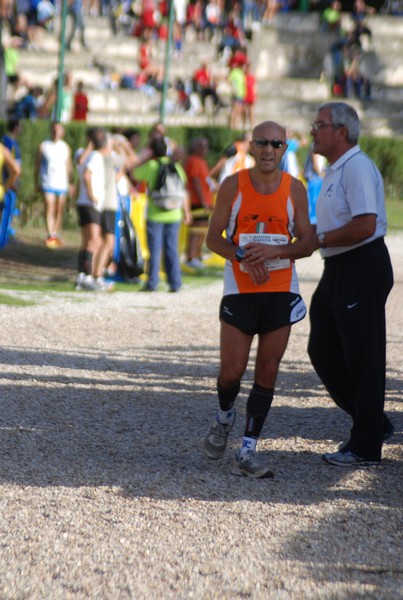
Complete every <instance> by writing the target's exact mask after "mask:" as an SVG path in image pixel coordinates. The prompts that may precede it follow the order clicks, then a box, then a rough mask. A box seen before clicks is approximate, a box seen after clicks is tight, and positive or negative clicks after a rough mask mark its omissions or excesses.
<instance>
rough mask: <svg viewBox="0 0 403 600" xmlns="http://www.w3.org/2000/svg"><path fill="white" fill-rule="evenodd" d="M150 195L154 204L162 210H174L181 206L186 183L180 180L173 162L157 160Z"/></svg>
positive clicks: (184, 195)
mask: <svg viewBox="0 0 403 600" xmlns="http://www.w3.org/2000/svg"><path fill="white" fill-rule="evenodd" d="M150 196H151V198H152V201H153V202H154V204H155V206H157V207H158V208H162V209H164V210H175V209H176V208H181V207H182V206H183V203H184V200H185V197H186V185H185V183H184V182H183V181H182V179H181V177H180V175H179V173H178V170H177V168H176V165H175V163H173V162H169V163H165V162H162V161H159V169H158V175H157V181H156V184H155V187H154V189H153V190H152V191H151V193H150Z"/></svg>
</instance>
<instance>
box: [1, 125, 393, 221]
mask: <svg viewBox="0 0 403 600" xmlns="http://www.w3.org/2000/svg"><path fill="white" fill-rule="evenodd" d="M65 128H66V135H65V140H66V142H67V143H68V144H69V145H70V146H71V148H72V152H73V155H74V152H75V151H76V150H77V149H78V148H79V147H81V146H83V145H85V143H86V130H87V125H86V124H85V123H69V124H66V126H65ZM139 129H140V131H141V137H142V140H143V141H144V140H145V139H146V137H147V133H148V131H149V127H139ZM4 131H5V124H4V123H1V122H0V134H1V135H2V134H3V133H4ZM48 133H49V122H48V121H24V122H23V124H22V131H21V135H20V138H19V141H20V145H21V154H22V168H23V175H22V178H21V184H20V188H19V192H18V201H19V208H20V212H21V222H22V223H26V222H30V223H31V224H35V222H36V221H40V222H43V208H42V199H41V198H40V197H39V196H38V194H37V192H36V188H35V183H36V182H35V181H34V166H35V159H36V153H37V149H38V146H39V144H40V142H41V141H42V140H44V139H46V138H47V137H48ZM239 133H240V132H236V131H232V130H229V129H228V128H226V127H214V128H213V127H204V128H202V127H168V135H169V136H170V137H172V138H173V139H174V140H176V141H177V142H178V143H179V144H181V145H183V146H184V147H185V148H186V147H187V146H188V144H189V141H190V139H191V138H192V137H195V136H205V137H207V138H208V140H209V143H210V153H209V156H208V162H209V164H210V165H213V164H214V163H215V162H216V160H217V159H218V157H219V156H220V154H221V152H222V150H223V149H224V148H225V147H226V146H228V145H229V144H230V143H231V142H232V141H234V139H235V138H236V136H237V134H239ZM360 145H361V147H362V149H363V150H364V151H365V152H367V153H368V154H369V156H371V158H372V159H373V160H374V161H375V163H376V164H377V165H378V167H379V169H380V171H381V173H382V175H383V177H384V180H385V190H386V196H387V198H388V199H394V200H396V199H399V200H403V140H402V139H390V138H377V137H371V138H369V137H362V138H360ZM303 156H304V149H302V151H301V157H300V158H301V164H303ZM71 209H72V206H71V205H70V206H69V207H68V210H67V211H66V219H67V222H68V221H69V220H70V219H74V223H76V218H75V211H72V210H71Z"/></svg>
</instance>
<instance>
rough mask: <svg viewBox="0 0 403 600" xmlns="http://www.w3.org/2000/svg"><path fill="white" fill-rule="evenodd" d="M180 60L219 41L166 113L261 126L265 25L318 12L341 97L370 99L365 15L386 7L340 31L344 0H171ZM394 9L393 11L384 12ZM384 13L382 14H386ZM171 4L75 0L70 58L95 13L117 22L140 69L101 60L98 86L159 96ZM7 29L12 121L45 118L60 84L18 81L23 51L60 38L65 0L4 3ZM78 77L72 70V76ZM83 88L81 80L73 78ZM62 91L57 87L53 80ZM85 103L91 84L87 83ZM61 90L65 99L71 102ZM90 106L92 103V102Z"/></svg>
mask: <svg viewBox="0 0 403 600" xmlns="http://www.w3.org/2000/svg"><path fill="white" fill-rule="evenodd" d="M172 2H173V5H172V6H173V47H172V55H173V58H174V59H180V58H181V56H182V55H183V44H184V40H185V39H187V36H188V35H190V36H191V37H190V38H189V39H192V40H194V43H197V42H198V41H199V40H200V41H202V40H204V41H206V40H207V41H211V43H212V44H213V45H214V47H215V48H216V56H215V58H214V59H213V60H211V61H210V63H207V62H203V64H201V65H195V69H194V72H193V73H191V74H189V75H188V77H186V78H183V77H182V78H179V79H178V78H172V80H171V81H170V82H169V90H170V94H169V96H168V98H167V112H187V113H189V114H200V113H203V112H207V111H210V112H211V113H212V114H217V113H218V112H219V111H220V110H222V109H225V108H228V109H229V110H228V113H229V118H228V121H229V124H230V126H231V127H232V128H239V127H242V126H243V127H246V126H253V122H254V104H255V102H256V96H257V84H256V78H255V76H254V66H255V65H253V63H252V62H251V60H250V57H249V42H250V40H251V39H252V38H253V34H254V31H255V30H257V29H258V28H259V27H260V26H261V25H262V23H263V24H264V23H272V22H273V20H274V18H275V15H276V14H277V13H278V12H279V11H288V10H316V11H320V13H321V24H320V28H321V30H322V31H324V32H332V33H335V34H336V35H337V39H336V40H335V41H334V42H333V43H332V46H331V49H330V58H329V61H328V65H327V70H328V74H329V76H330V78H331V86H332V93H333V95H335V96H345V97H352V96H356V97H359V98H363V99H370V98H371V82H370V78H369V76H368V72H366V71H365V69H364V68H363V63H364V62H365V56H366V55H365V45H366V43H365V42H367V43H368V40H370V39H371V31H370V29H369V27H368V25H367V21H366V19H367V16H368V15H372V14H375V13H376V12H377V10H378V9H376V8H374V7H373V6H370V5H368V4H366V3H365V1H364V0H355V1H354V3H353V5H352V7H351V19H352V27H351V28H349V29H348V30H347V31H345V30H344V29H343V26H342V18H341V16H342V11H344V12H345V4H342V2H341V0H322V1H320V2H318V1H316V2H315V1H314V0H311V1H310V2H307V3H306V6H305V5H304V3H303V1H302V0H172ZM386 6H388V8H387V7H386ZM396 6H397V4H396V2H395V3H393V2H388V3H385V7H384V8H382V9H381V11H383V12H385V11H386V10H390V11H391V12H392V11H393V10H397V8H396ZM378 8H379V7H378ZM169 9H170V4H169V2H168V0H135V1H134V2H128V0H69V2H68V21H67V28H66V51H74V50H75V49H77V48H78V47H79V45H81V47H82V48H83V49H84V50H87V51H89V52H90V51H91V48H90V46H89V45H88V41H87V38H86V34H85V18H86V17H87V16H88V15H105V16H108V17H109V20H110V26H111V29H112V31H113V33H114V34H116V35H118V34H120V35H122V34H123V35H127V36H131V37H134V38H137V39H138V40H139V46H138V57H137V65H136V64H134V65H133V69H131V70H130V71H129V72H119V67H118V66H116V65H114V67H109V66H108V65H106V64H103V58H102V56H96V57H92V58H91V60H90V62H89V64H92V66H93V67H94V68H96V69H98V70H99V71H100V72H101V78H100V81H99V88H100V89H112V90H113V89H116V88H119V87H120V88H126V89H132V90H140V91H142V92H145V93H146V94H147V95H148V96H150V97H152V96H154V95H155V94H156V93H157V92H160V91H161V89H162V87H163V81H164V64H163V61H162V60H161V52H159V53H158V50H159V51H160V50H161V44H160V42H161V41H164V40H166V37H167V32H168V19H169ZM2 13H3V15H2V16H3V24H4V23H6V25H7V32H8V35H7V36H6V37H4V36H3V45H4V49H5V64H6V73H7V79H8V83H9V86H8V87H9V93H8V97H9V99H10V114H12V115H14V116H16V117H18V118H30V119H33V118H42V117H45V118H47V117H49V116H51V115H52V106H54V100H55V87H53V85H52V86H51V89H49V90H46V89H43V88H42V86H40V85H38V84H37V83H36V82H35V81H24V80H23V78H22V77H21V76H20V74H19V68H18V64H19V51H20V49H21V48H29V49H32V50H35V49H36V48H39V47H40V46H41V40H42V36H43V32H44V31H45V30H48V31H51V32H52V31H53V27H54V19H55V16H56V15H58V14H59V13H60V1H58V0H39V1H38V0H14V2H12V1H11V2H7V3H4V4H3V6H2ZM189 32H190V34H189ZM72 75H73V78H74V73H73V74H72ZM74 83H75V84H77V83H78V82H77V81H74ZM55 85H57V83H55ZM80 86H81V87H80V94H81V100H82V97H83V94H84V95H86V92H85V81H84V82H82V83H81V84H80ZM66 90H67V86H66V85H65V86H63V95H64V99H65V100H66V101H67V100H68V98H69V97H70V95H69V94H67V92H66ZM84 104H85V102H84ZM63 110H64V113H65V114H64V116H63V117H62V120H63V121H68V120H70V119H72V118H77V114H79V115H80V116H79V117H78V118H80V119H85V118H86V114H87V112H88V110H90V106H89V103H88V99H87V102H86V107H85V109H84V112H83V111H82V110H80V109H79V110H78V112H77V111H76V110H75V108H74V107H73V104H72V102H71V103H70V106H68V107H67V108H66V109H63Z"/></svg>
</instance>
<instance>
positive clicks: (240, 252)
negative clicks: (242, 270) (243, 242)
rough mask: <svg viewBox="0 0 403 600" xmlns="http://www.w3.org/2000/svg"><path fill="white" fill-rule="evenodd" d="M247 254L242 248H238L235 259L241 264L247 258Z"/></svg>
mask: <svg viewBox="0 0 403 600" xmlns="http://www.w3.org/2000/svg"><path fill="white" fill-rule="evenodd" d="M245 254H246V251H245V250H244V249H243V248H241V247H240V246H238V248H237V249H236V250H235V258H236V259H237V261H238V262H239V263H240V262H242V261H243V259H244V258H245Z"/></svg>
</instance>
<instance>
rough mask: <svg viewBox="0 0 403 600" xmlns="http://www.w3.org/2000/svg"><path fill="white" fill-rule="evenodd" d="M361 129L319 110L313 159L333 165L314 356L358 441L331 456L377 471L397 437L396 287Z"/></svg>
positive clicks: (346, 116)
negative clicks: (389, 397)
mask: <svg viewBox="0 0 403 600" xmlns="http://www.w3.org/2000/svg"><path fill="white" fill-rule="evenodd" d="M359 132H360V122H359V118H358V115H357V113H356V111H355V110H354V109H353V108H352V107H351V106H350V105H348V104H346V103H345V102H328V103H325V104H322V105H321V106H320V107H319V110H318V113H317V115H316V119H315V122H314V123H313V124H312V129H311V135H312V137H313V151H314V152H315V153H318V154H322V155H323V156H325V157H326V158H327V159H328V161H329V167H328V169H327V171H326V174H325V177H324V180H323V184H322V189H321V192H320V195H319V198H318V202H317V209H316V210H317V226H316V233H317V238H316V239H317V247H318V248H320V252H321V255H322V257H323V258H324V271H323V275H322V278H321V280H320V281H319V284H318V287H317V289H316V291H315V293H314V295H313V297H312V302H311V307H310V320H311V332H310V338H309V345H308V352H309V356H310V358H311V361H312V364H313V366H314V368H315V370H316V372H317V374H318V375H319V377H320V378H321V380H322V382H323V384H324V385H325V387H326V389H327V391H328V392H329V394H330V396H331V397H332V399H333V400H334V402H335V403H336V404H337V406H339V407H340V408H341V409H342V410H344V411H345V412H346V413H348V414H349V415H350V416H351V419H352V428H351V432H350V438H349V439H348V440H347V441H346V442H345V443H344V444H342V445H341V446H340V447H339V449H338V451H337V452H332V453H327V454H324V455H323V457H322V458H323V460H325V462H327V463H330V464H332V465H337V466H344V467H354V466H372V465H376V464H379V463H380V461H381V451H382V443H383V442H384V441H385V440H386V439H388V438H389V437H391V436H392V435H393V425H392V423H391V422H390V420H389V419H388V417H387V416H386V415H385V413H384V400H385V370H386V358H385V356H386V327H385V303H386V299H387V297H388V294H389V292H390V290H391V289H392V286H393V271H392V265H391V262H390V258H389V253H388V250H387V247H386V245H385V243H384V236H385V234H386V212H385V199H384V187H383V181H382V176H381V174H380V172H379V170H378V169H377V167H376V165H375V164H374V163H373V161H372V160H371V159H370V158H369V157H368V156H367V155H366V154H364V153H363V152H362V150H361V149H360V147H359V145H358V136H359Z"/></svg>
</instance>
